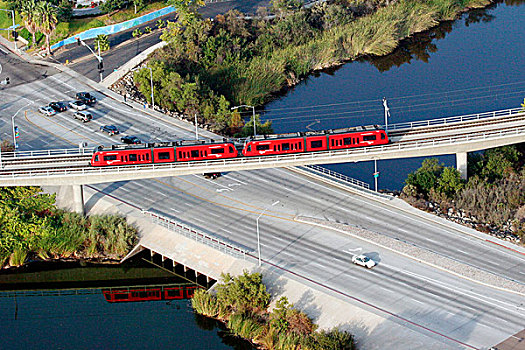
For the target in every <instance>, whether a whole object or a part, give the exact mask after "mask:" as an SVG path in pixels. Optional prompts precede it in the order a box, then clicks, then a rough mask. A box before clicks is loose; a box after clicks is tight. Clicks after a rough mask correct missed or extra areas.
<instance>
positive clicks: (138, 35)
mask: <svg viewBox="0 0 525 350" xmlns="http://www.w3.org/2000/svg"><path fill="white" fill-rule="evenodd" d="M131 35H132V36H133V37H134V38H139V37H141V36H142V32H141V31H140V29H135V30H134V31H133V32H132V33H131Z"/></svg>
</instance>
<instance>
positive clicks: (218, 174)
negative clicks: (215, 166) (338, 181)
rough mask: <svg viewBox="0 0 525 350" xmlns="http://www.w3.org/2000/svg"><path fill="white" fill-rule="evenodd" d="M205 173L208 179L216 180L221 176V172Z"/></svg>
mask: <svg viewBox="0 0 525 350" xmlns="http://www.w3.org/2000/svg"><path fill="white" fill-rule="evenodd" d="M203 175H204V177H205V178H207V179H211V180H215V179H216V178H218V177H220V176H221V173H204V174H203Z"/></svg>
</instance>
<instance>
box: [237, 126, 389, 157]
mask: <svg viewBox="0 0 525 350" xmlns="http://www.w3.org/2000/svg"><path fill="white" fill-rule="evenodd" d="M360 129H361V130H358V129H357V128H351V129H339V130H335V131H332V130H331V131H326V132H324V133H320V132H308V133H305V134H300V135H298V134H293V135H292V134H286V135H272V136H257V137H256V138H253V137H252V138H251V139H249V140H247V141H246V142H245V144H244V147H243V150H242V154H243V155H244V156H246V157H254V156H268V155H280V154H290V153H302V152H317V151H326V150H339V149H346V148H353V147H365V146H375V145H383V144H387V143H388V142H389V141H388V135H387V134H386V132H385V131H384V130H382V129H379V128H377V127H360Z"/></svg>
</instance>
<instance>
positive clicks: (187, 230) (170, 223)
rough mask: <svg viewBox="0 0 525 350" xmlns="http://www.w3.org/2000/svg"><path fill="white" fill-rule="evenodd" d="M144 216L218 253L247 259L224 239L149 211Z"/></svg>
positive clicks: (242, 252) (241, 250)
mask: <svg viewBox="0 0 525 350" xmlns="http://www.w3.org/2000/svg"><path fill="white" fill-rule="evenodd" d="M142 214H144V215H146V216H148V217H149V218H150V219H151V221H152V222H153V223H154V224H156V225H160V226H163V227H166V228H167V229H168V230H170V231H174V232H177V233H179V234H181V235H183V236H185V237H188V238H190V239H192V240H194V241H197V242H200V243H203V244H206V245H208V246H210V247H212V248H214V249H216V250H218V251H221V252H223V253H226V254H228V255H232V256H234V257H238V258H242V259H246V254H247V253H246V251H245V250H244V249H242V248H240V247H238V246H236V245H235V244H232V243H229V242H227V241H225V240H223V239H219V238H217V237H214V236H211V235H208V234H207V233H204V232H202V231H199V230H197V229H195V228H193V227H190V226H187V225H184V224H183V223H181V222H178V221H175V220H172V219H170V218H167V217H164V216H161V215H158V214H155V213H152V212H150V211H147V210H142Z"/></svg>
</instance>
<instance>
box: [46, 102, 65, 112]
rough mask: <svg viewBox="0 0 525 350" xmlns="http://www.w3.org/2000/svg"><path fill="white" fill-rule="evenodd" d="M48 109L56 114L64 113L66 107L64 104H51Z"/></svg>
mask: <svg viewBox="0 0 525 350" xmlns="http://www.w3.org/2000/svg"><path fill="white" fill-rule="evenodd" d="M49 107H51V108H53V109H54V110H55V111H56V112H64V111H66V110H67V105H66V104H65V103H64V102H51V103H49Z"/></svg>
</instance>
